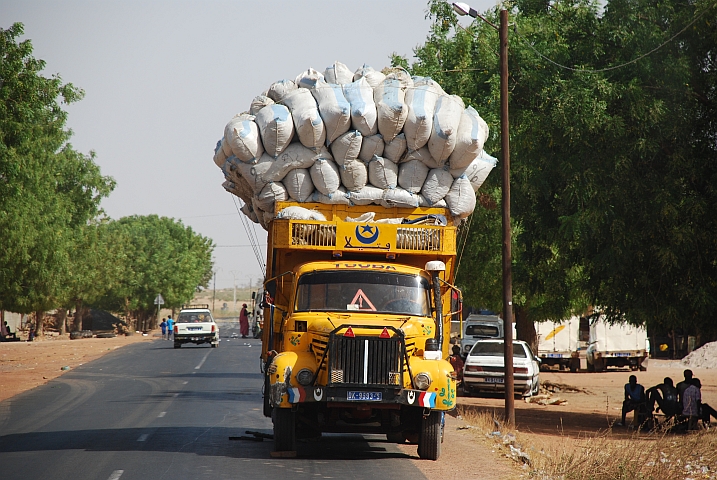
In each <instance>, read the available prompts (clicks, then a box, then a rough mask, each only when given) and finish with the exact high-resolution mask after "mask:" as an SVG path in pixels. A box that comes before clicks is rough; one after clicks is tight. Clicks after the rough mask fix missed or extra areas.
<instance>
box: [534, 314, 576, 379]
mask: <svg viewBox="0 0 717 480" xmlns="http://www.w3.org/2000/svg"><path fill="white" fill-rule="evenodd" d="M535 331H536V333H537V335H538V355H537V356H538V357H539V358H540V361H541V365H545V366H555V365H557V366H558V367H559V368H560V370H564V369H566V368H569V369H570V371H571V372H577V371H578V369H579V368H580V357H579V354H578V347H579V342H578V340H579V331H580V317H571V318H569V319H567V320H563V321H547V322H538V323H536V324H535Z"/></svg>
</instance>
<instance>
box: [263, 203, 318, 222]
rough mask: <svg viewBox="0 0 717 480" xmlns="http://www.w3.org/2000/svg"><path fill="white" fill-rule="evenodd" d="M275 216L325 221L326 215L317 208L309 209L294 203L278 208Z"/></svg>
mask: <svg viewBox="0 0 717 480" xmlns="http://www.w3.org/2000/svg"><path fill="white" fill-rule="evenodd" d="M275 218H288V219H291V220H318V221H320V222H325V221H326V217H325V216H324V214H323V213H321V212H319V211H317V210H309V209H308V208H304V207H298V206H295V205H292V206H290V207H286V208H283V209H282V210H279V212H277V214H276V217H275Z"/></svg>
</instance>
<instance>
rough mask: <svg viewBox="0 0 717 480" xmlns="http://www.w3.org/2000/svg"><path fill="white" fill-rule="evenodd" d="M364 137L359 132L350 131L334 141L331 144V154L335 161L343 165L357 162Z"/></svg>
mask: <svg viewBox="0 0 717 480" xmlns="http://www.w3.org/2000/svg"><path fill="white" fill-rule="evenodd" d="M362 142H363V135H361V132H359V131H357V130H349V131H348V132H346V133H344V134H343V135H341V136H340V137H339V138H337V139H336V140H334V142H333V143H332V144H331V153H332V154H333V156H334V161H335V162H336V163H338V164H339V165H343V164H345V163H346V162H348V161H351V160H356V159H357V158H358V156H359V153H360V152H361V143H362Z"/></svg>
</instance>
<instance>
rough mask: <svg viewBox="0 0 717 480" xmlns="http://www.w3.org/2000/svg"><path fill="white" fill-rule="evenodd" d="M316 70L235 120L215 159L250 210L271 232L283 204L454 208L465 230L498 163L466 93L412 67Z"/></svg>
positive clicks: (276, 89) (278, 87)
mask: <svg viewBox="0 0 717 480" xmlns="http://www.w3.org/2000/svg"><path fill="white" fill-rule="evenodd" d="M384 71H388V72H389V73H388V74H384V73H381V72H379V71H376V70H374V69H373V68H371V67H369V66H366V65H364V66H363V67H361V68H359V69H358V70H356V72H355V73H352V72H351V71H350V70H349V68H348V67H347V66H346V65H344V64H342V63H339V62H336V63H334V64H333V65H332V66H330V67H328V68H327V69H326V70H325V71H324V73H323V74H321V73H319V72H317V71H316V70H313V69H309V70H307V71H306V72H303V73H302V74H300V75H299V76H298V77H296V79H295V80H293V81H292V80H281V81H278V82H276V83H274V84H273V85H271V87H269V90H268V91H266V92H264V93H263V94H262V95H259V96H258V97H256V98H254V100H253V101H252V103H251V107H250V109H249V112H248V113H242V114H239V115H236V116H235V117H234V118H232V119H231V120H230V121H229V123H228V124H227V126H226V128H225V129H224V137H223V138H222V139H221V140H220V141H219V142H218V143H217V147H216V150H215V155H214V162H215V163H216V164H217V166H219V167H220V168H221V169H222V170H223V171H224V176H225V178H226V181H225V182H224V184H223V186H224V188H225V189H226V190H227V191H229V192H231V193H233V194H234V195H236V196H238V197H240V198H241V199H242V200H243V201H244V206H243V207H242V209H241V210H242V212H243V213H244V214H245V215H247V216H248V217H249V218H251V219H252V220H253V221H254V222H256V223H259V224H261V225H262V227H264V228H267V225H268V224H269V222H271V221H272V220H273V218H274V203H275V202H276V201H284V200H289V199H290V200H293V201H296V202H318V203H326V204H346V205H368V204H377V205H382V206H384V207H395V206H399V207H419V206H420V207H447V208H448V209H449V210H450V212H451V214H452V215H453V220H454V223H456V224H458V223H459V222H460V221H461V220H462V219H464V218H466V217H467V216H469V215H470V214H471V213H472V212H473V209H474V208H475V204H476V197H475V192H476V191H477V190H478V188H480V186H481V185H482V184H483V182H484V181H485V179H486V177H487V176H488V174H489V173H490V171H491V169H492V168H493V167H494V166H495V163H496V160H495V158H493V157H491V156H489V155H487V154H486V153H485V152H484V150H483V143H484V142H485V140H486V139H487V138H488V125H487V124H486V122H485V121H484V120H483V119H482V118H481V117H480V116H479V115H478V112H476V111H475V110H474V109H473V108H472V107H468V108H466V107H465V105H464V104H463V101H462V100H461V98H460V97H458V96H456V95H448V94H446V93H445V92H444V91H443V89H442V88H441V86H440V85H438V83H436V82H435V81H433V80H432V79H430V78H428V77H410V76H409V75H408V73H407V72H406V71H405V70H402V69H389V70H384Z"/></svg>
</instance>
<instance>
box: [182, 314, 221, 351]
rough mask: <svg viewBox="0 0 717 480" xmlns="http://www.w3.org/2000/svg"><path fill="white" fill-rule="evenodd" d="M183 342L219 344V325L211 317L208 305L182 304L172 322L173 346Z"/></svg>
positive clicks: (214, 346) (215, 345) (214, 345)
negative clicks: (175, 318)
mask: <svg viewBox="0 0 717 480" xmlns="http://www.w3.org/2000/svg"><path fill="white" fill-rule="evenodd" d="M183 343H195V344H197V345H200V344H202V343H209V344H210V345H211V347H212V348H217V347H218V346H219V327H218V326H217V324H216V322H215V321H214V319H213V318H212V313H211V312H210V311H209V305H182V310H181V311H180V312H179V316H178V317H177V321H176V322H175V324H174V348H180V347H181V346H182V344H183Z"/></svg>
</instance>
